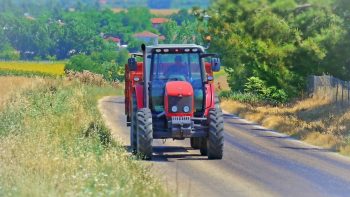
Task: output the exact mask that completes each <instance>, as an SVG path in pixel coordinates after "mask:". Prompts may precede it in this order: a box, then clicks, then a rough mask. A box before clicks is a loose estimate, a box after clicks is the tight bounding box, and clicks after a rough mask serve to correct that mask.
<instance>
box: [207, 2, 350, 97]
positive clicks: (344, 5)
mask: <svg viewBox="0 0 350 197" xmlns="http://www.w3.org/2000/svg"><path fill="white" fill-rule="evenodd" d="M349 10H350V1H347V0H331V1H327V0H322V1H320V0H256V1H250V0H216V1H214V4H213V5H212V6H211V7H210V8H209V10H208V13H209V15H210V16H211V19H210V20H209V30H208V31H209V32H210V33H211V34H212V38H213V40H212V45H211V46H212V47H211V50H213V51H220V52H221V56H222V59H223V63H224V65H225V66H226V68H225V69H226V71H227V72H228V75H229V79H228V81H229V85H230V87H231V89H232V90H234V91H241V92H245V91H249V90H254V91H255V92H256V94H260V95H264V94H266V92H268V93H269V94H275V95H276V94H277V98H278V97H279V96H280V97H281V98H285V95H286V96H287V97H289V98H292V97H297V96H299V95H300V92H302V90H303V89H304V88H305V85H306V78H307V76H309V75H322V74H330V75H333V76H335V77H338V78H341V79H344V80H349V79H350V58H349V57H350V56H349V54H350V17H349V16H350V11H349Z"/></svg>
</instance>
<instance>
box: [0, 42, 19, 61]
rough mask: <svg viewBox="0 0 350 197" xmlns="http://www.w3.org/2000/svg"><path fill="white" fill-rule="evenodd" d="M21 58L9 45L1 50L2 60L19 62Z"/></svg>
mask: <svg viewBox="0 0 350 197" xmlns="http://www.w3.org/2000/svg"><path fill="white" fill-rule="evenodd" d="M20 57H21V55H20V53H19V52H18V51H16V50H15V49H14V48H13V47H11V46H9V45H6V46H5V47H4V48H3V49H2V50H0V59H2V60H19V59H20Z"/></svg>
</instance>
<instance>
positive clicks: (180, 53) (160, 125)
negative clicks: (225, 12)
mask: <svg viewBox="0 0 350 197" xmlns="http://www.w3.org/2000/svg"><path fill="white" fill-rule="evenodd" d="M142 51H143V53H142V54H135V55H134V57H132V58H130V59H129V61H128V65H126V76H125V78H126V80H125V83H126V84H125V89H126V90H125V100H126V115H127V119H128V122H129V124H128V125H129V126H131V135H130V136H131V138H130V139H131V146H132V147H133V149H134V151H135V152H141V153H143V154H146V155H147V157H150V156H151V155H152V151H151V148H149V146H147V147H146V148H145V145H144V143H145V142H144V141H143V139H142V138H144V137H145V135H146V136H147V139H145V140H149V139H148V138H152V140H153V139H166V138H172V139H177V140H183V139H185V138H191V146H192V147H194V148H199V149H200V150H201V152H202V153H203V154H205V155H208V157H209V158H221V157H222V150H221V149H222V146H221V145H223V141H222V140H223V136H222V131H221V130H220V131H219V139H216V140H217V143H218V144H219V149H218V148H216V150H214V149H213V148H211V149H210V150H211V151H209V147H211V146H212V145H210V143H212V142H209V140H208V139H209V137H210V132H209V131H210V125H209V122H210V121H214V120H211V119H213V118H218V119H220V121H219V122H223V121H221V120H222V113H221V110H220V107H219V106H218V103H216V102H215V101H217V99H216V95H215V89H214V84H213V83H212V81H213V74H212V72H213V71H219V69H220V60H219V59H218V58H217V56H216V54H207V53H205V51H204V48H203V47H202V46H199V45H156V46H149V47H146V46H145V45H143V46H142ZM137 56H139V57H141V58H142V60H143V61H142V63H141V62H139V63H138V62H137V61H136V57H137ZM208 58H209V60H210V61H209V62H205V60H206V59H208ZM141 111H142V113H143V115H141ZM212 113H213V114H214V116H215V117H214V116H211V114H212ZM146 116H147V120H146V119H143V120H140V119H139V118H141V119H142V118H145V117H146ZM145 121H146V122H147V121H149V122H151V123H152V125H149V124H148V125H147V127H146V128H144V129H146V130H147V129H151V131H149V130H147V131H144V130H142V129H143V127H140V124H146V123H145ZM215 122H218V120H215ZM220 124H221V123H220ZM220 128H223V127H222V126H221V127H220ZM145 132H146V133H147V134H145ZM215 132H216V131H215ZM149 133H151V134H149ZM211 137H212V138H213V136H211ZM214 138H215V137H214ZM145 149H147V150H145ZM208 151H209V152H208ZM207 152H208V153H207Z"/></svg>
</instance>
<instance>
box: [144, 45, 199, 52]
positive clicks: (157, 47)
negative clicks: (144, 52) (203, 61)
mask: <svg viewBox="0 0 350 197" xmlns="http://www.w3.org/2000/svg"><path fill="white" fill-rule="evenodd" d="M167 48H168V49H169V48H198V49H199V50H200V51H201V52H204V50H205V49H204V47H202V46H200V45H196V44H158V45H152V46H147V49H148V50H149V51H150V50H152V49H167Z"/></svg>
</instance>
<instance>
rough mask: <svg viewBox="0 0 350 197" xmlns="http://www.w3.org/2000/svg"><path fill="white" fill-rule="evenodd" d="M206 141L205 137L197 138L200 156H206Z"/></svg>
mask: <svg viewBox="0 0 350 197" xmlns="http://www.w3.org/2000/svg"><path fill="white" fill-rule="evenodd" d="M207 141H208V139H207V138H206V137H203V138H199V144H200V148H199V150H200V152H201V155H202V156H207V155H208V147H207V144H208V143H207Z"/></svg>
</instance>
